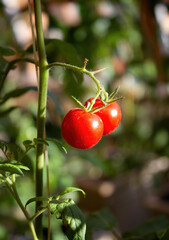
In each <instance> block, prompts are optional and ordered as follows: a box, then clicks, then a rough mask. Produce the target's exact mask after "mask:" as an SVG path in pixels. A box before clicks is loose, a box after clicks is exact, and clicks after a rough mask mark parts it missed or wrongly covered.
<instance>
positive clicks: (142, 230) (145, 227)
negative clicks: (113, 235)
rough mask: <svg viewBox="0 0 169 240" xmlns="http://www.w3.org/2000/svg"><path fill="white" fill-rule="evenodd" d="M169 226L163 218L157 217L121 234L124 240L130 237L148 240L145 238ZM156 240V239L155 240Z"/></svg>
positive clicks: (168, 222) (167, 221) (168, 221)
mask: <svg viewBox="0 0 169 240" xmlns="http://www.w3.org/2000/svg"><path fill="white" fill-rule="evenodd" d="M168 226H169V220H168V219H167V218H166V217H165V216H159V217H157V218H154V219H151V220H149V221H146V222H144V223H143V224H141V225H140V226H138V227H136V228H134V229H132V230H131V231H128V232H125V233H123V238H122V239H124V240H129V239H131V237H133V236H135V237H140V238H141V240H142V239H148V238H147V236H148V235H149V236H151V235H152V236H153V234H154V233H158V232H159V231H161V230H163V229H164V228H167V227H168ZM156 239H158V238H156ZM153 240H154V239H153Z"/></svg>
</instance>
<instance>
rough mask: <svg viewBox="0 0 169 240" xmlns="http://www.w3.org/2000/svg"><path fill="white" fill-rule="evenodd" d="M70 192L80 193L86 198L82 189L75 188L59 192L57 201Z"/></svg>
mask: <svg viewBox="0 0 169 240" xmlns="http://www.w3.org/2000/svg"><path fill="white" fill-rule="evenodd" d="M71 192H82V193H83V195H84V197H85V196H86V193H85V192H84V191H83V190H82V189H80V188H76V187H68V188H66V189H65V190H64V191H62V192H60V193H59V195H58V196H57V198H56V199H59V198H61V197H63V196H64V195H65V194H68V193H71Z"/></svg>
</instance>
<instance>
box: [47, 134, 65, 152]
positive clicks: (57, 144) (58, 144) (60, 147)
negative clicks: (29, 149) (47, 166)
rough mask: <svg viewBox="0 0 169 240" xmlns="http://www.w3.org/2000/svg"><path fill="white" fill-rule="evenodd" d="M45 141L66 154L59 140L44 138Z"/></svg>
mask: <svg viewBox="0 0 169 240" xmlns="http://www.w3.org/2000/svg"><path fill="white" fill-rule="evenodd" d="M45 140H46V141H47V142H53V143H54V144H55V145H56V146H57V147H58V148H59V149H60V150H62V151H64V153H66V154H67V150H66V148H65V147H64V146H63V144H62V143H61V142H60V141H59V140H57V139H55V138H45Z"/></svg>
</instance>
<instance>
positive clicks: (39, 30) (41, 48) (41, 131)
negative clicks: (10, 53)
mask: <svg viewBox="0 0 169 240" xmlns="http://www.w3.org/2000/svg"><path fill="white" fill-rule="evenodd" d="M34 11H35V25H36V36H37V49H38V56H39V87H38V90H39V91H38V92H39V96H38V114H37V138H38V139H39V138H40V139H43V138H44V135H45V119H46V102H47V85H48V78H49V70H48V69H47V68H46V66H47V60H46V53H45V44H44V35H43V27H42V13H41V1H40V0H34ZM43 167H44V145H43V143H38V144H37V149H36V197H39V196H43ZM41 204H42V202H41V201H38V202H36V212H37V210H38V209H39V207H40V205H41ZM35 228H36V232H37V234H38V237H39V238H40V239H43V236H42V214H41V215H40V216H39V217H38V218H36V221H35Z"/></svg>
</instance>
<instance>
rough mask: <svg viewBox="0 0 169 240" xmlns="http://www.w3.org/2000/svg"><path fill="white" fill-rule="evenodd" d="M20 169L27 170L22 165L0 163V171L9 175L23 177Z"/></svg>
mask: <svg viewBox="0 0 169 240" xmlns="http://www.w3.org/2000/svg"><path fill="white" fill-rule="evenodd" d="M21 169H24V170H29V168H28V167H26V166H23V165H14V164H10V163H0V171H3V172H10V173H11V174H18V175H23V172H22V170H21Z"/></svg>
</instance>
